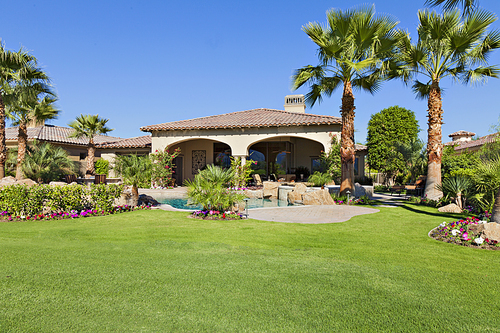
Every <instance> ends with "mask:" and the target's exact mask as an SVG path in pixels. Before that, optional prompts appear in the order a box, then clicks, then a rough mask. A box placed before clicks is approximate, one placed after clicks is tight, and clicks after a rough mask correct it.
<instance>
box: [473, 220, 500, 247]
mask: <svg viewBox="0 0 500 333" xmlns="http://www.w3.org/2000/svg"><path fill="white" fill-rule="evenodd" d="M477 232H478V233H480V234H481V237H482V238H484V239H486V238H488V240H495V241H497V242H500V224H499V223H496V222H490V223H484V224H480V225H479V226H478V228H477Z"/></svg>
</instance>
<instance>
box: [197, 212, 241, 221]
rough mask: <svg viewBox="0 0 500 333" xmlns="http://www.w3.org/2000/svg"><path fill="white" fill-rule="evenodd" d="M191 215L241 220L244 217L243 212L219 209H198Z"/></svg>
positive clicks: (208, 218) (201, 217)
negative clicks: (221, 210)
mask: <svg viewBox="0 0 500 333" xmlns="http://www.w3.org/2000/svg"><path fill="white" fill-rule="evenodd" d="M189 216H190V217H191V218H195V219H200V220H241V219H242V218H243V216H242V215H241V214H238V213H235V212H229V211H227V212H220V211H218V210H196V211H194V212H193V213H191V215H189Z"/></svg>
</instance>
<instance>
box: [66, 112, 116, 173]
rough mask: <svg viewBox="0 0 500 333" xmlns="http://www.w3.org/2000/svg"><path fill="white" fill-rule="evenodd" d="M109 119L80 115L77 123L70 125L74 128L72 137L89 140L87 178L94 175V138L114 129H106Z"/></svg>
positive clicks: (73, 122)
mask: <svg viewBox="0 0 500 333" xmlns="http://www.w3.org/2000/svg"><path fill="white" fill-rule="evenodd" d="M108 121H109V119H102V118H99V115H98V114H96V115H90V114H88V115H83V114H81V115H79V116H78V117H76V120H75V121H72V122H71V123H69V126H70V127H71V128H73V130H74V131H73V133H71V135H70V137H73V138H87V139H88V140H89V142H88V145H87V147H88V150H87V169H86V171H85V176H86V177H90V176H91V175H94V172H95V169H94V156H95V143H94V138H95V136H96V135H99V134H106V133H108V132H111V131H112V130H113V129H111V128H108V127H106V123H107V122H108Z"/></svg>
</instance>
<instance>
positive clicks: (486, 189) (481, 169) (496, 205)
mask: <svg viewBox="0 0 500 333" xmlns="http://www.w3.org/2000/svg"><path fill="white" fill-rule="evenodd" d="M474 171H475V172H474V175H473V180H474V182H475V183H476V189H477V191H478V192H479V195H476V200H477V201H479V202H480V203H481V204H482V206H483V208H488V209H489V207H492V211H491V221H493V222H497V223H500V157H495V158H493V159H492V160H489V161H481V162H480V163H479V164H478V166H477V167H476V169H475V170H474Z"/></svg>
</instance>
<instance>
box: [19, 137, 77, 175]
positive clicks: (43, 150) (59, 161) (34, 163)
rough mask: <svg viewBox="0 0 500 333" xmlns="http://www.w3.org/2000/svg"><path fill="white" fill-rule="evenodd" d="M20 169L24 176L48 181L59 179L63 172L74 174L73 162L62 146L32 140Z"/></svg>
mask: <svg viewBox="0 0 500 333" xmlns="http://www.w3.org/2000/svg"><path fill="white" fill-rule="evenodd" d="M22 171H23V173H24V176H25V177H26V178H30V179H33V180H35V181H36V182H38V183H48V182H50V181H53V180H59V179H60V178H61V177H62V176H63V175H65V174H74V173H75V163H74V162H73V161H72V160H71V159H70V158H69V156H68V153H67V152H66V150H64V149H63V148H61V147H57V146H54V145H51V144H50V143H47V142H45V143H39V142H38V141H36V140H34V141H33V144H32V146H31V147H29V148H28V150H27V154H26V158H25V159H24V162H23V165H22Z"/></svg>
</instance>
